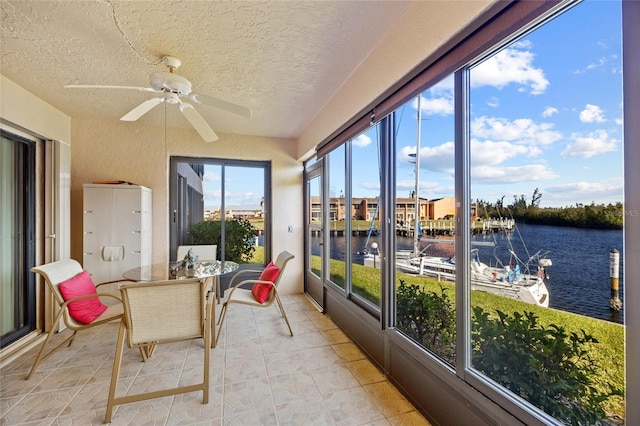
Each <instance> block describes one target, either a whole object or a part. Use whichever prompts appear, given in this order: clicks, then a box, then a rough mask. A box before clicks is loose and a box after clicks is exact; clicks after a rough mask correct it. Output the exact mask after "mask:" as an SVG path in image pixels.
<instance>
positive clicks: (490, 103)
mask: <svg viewBox="0 0 640 426" xmlns="http://www.w3.org/2000/svg"><path fill="white" fill-rule="evenodd" d="M487 105H488V106H490V107H492V108H497V107H499V106H500V99H498V98H496V97H495V96H492V97H491V98H490V99H489V100H488V101H487Z"/></svg>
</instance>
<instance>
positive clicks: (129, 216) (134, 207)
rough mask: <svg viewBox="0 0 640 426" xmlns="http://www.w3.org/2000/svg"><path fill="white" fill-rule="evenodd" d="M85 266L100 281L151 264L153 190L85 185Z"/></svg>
mask: <svg viewBox="0 0 640 426" xmlns="http://www.w3.org/2000/svg"><path fill="white" fill-rule="evenodd" d="M83 187H84V193H83V195H84V199H83V227H84V229H83V267H84V269H86V270H87V271H89V273H90V274H91V276H92V278H93V281H94V282H95V283H96V284H97V283H100V282H104V281H112V280H117V279H121V278H122V273H123V272H125V271H127V270H129V269H132V268H135V267H138V266H143V265H150V264H151V189H149V188H145V187H143V186H138V185H126V184H123V185H105V184H85V185H83Z"/></svg>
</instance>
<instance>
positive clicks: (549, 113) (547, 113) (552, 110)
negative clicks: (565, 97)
mask: <svg viewBox="0 0 640 426" xmlns="http://www.w3.org/2000/svg"><path fill="white" fill-rule="evenodd" d="M557 113H558V108H554V107H550V106H548V107H546V108H545V109H544V111H543V112H542V116H543V117H551V116H552V115H554V114H557Z"/></svg>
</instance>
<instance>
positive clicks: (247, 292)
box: [216, 251, 295, 344]
mask: <svg viewBox="0 0 640 426" xmlns="http://www.w3.org/2000/svg"><path fill="white" fill-rule="evenodd" d="M294 257H295V256H294V255H293V254H291V253H289V252H288V251H283V252H281V253H280V254H279V255H278V257H277V258H276V261H275V266H276V267H278V268H279V270H280V271H279V273H278V276H277V277H276V278H275V279H274V280H273V281H263V280H260V279H247V280H243V281H240V282H238V283H236V284H234V282H235V281H236V279H237V278H239V277H241V276H242V275H244V274H247V273H252V274H256V273H257V274H260V273H261V272H262V271H260V270H254V269H243V270H241V271H238V272H236V274H235V275H234V276H233V277H232V278H231V281H230V282H229V288H227V290H225V292H224V298H223V302H222V311H221V312H220V318H219V319H218V324H219V330H221V329H222V326H223V324H224V319H225V316H226V314H227V310H228V309H229V305H232V304H241V305H248V306H252V307H256V308H268V307H269V306H271V305H272V304H273V302H276V303H277V307H278V309H279V310H280V315H281V316H282V318H283V319H284V322H285V324H286V325H287V327H288V328H289V334H291V336H293V330H291V325H290V324H289V320H288V319H287V314H286V313H285V311H284V307H283V306H282V302H281V301H280V296H278V283H279V282H280V279H281V278H282V274H283V273H284V269H285V266H286V265H287V263H288V262H289V261H290V260H291V259H293V258H294ZM255 284H267V285H270V286H271V291H270V293H269V296H268V297H267V299H266V300H265V301H264V303H260V302H258V301H257V300H256V298H255V297H254V295H253V294H252V291H251V290H252V287H253V286H254V285H255ZM249 286H251V287H249ZM241 287H249V288H241ZM219 337H220V332H218V337H217V338H216V344H217V339H218V338H219Z"/></svg>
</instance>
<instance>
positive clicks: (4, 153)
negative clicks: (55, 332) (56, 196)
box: [0, 131, 35, 347]
mask: <svg viewBox="0 0 640 426" xmlns="http://www.w3.org/2000/svg"><path fill="white" fill-rule="evenodd" d="M0 181H2V185H1V186H0V205H2V214H1V215H0V294H1V297H0V300H1V301H2V302H0V303H1V307H0V336H1V338H2V344H1V347H5V346H7V345H8V344H10V343H12V342H14V341H15V340H17V339H18V338H20V337H22V336H24V335H25V334H27V333H29V332H30V331H31V330H33V329H34V328H35V296H34V279H33V274H31V273H30V272H29V270H30V269H31V267H33V266H34V256H35V251H34V231H35V215H34V212H35V208H34V204H35V191H34V184H35V142H34V141H31V140H28V139H25V138H21V137H19V136H16V135H14V134H11V133H8V132H5V131H2V132H1V133H0Z"/></svg>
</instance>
